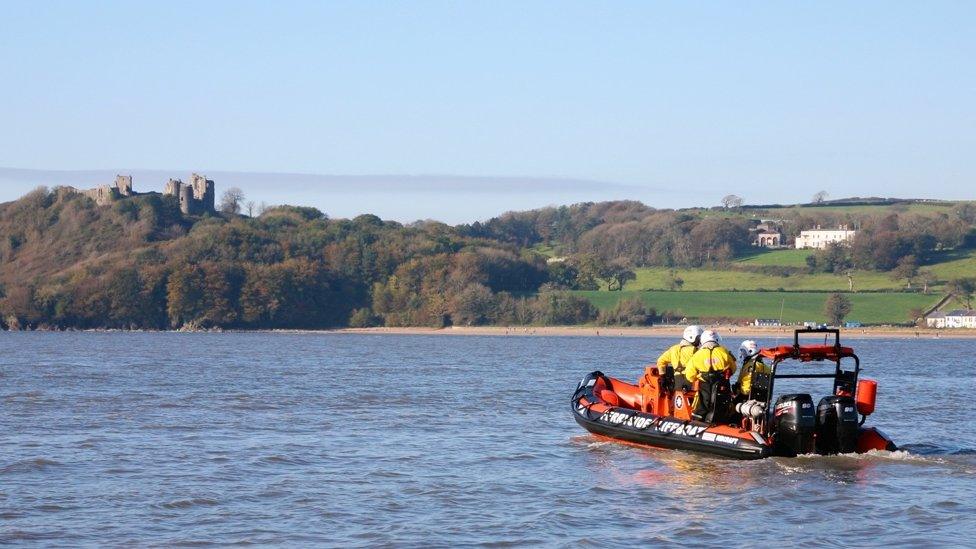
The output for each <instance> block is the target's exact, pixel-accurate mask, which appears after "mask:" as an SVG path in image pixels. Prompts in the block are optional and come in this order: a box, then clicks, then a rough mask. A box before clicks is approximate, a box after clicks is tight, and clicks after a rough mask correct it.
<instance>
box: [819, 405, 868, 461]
mask: <svg viewBox="0 0 976 549" xmlns="http://www.w3.org/2000/svg"><path fill="white" fill-rule="evenodd" d="M857 423H858V421H857V407H856V406H855V404H854V398H853V397H849V396H828V397H824V398H822V399H821V400H820V404H817V453H818V454H848V453H851V452H854V451H855V450H856V449H857V427H858V425H857Z"/></svg>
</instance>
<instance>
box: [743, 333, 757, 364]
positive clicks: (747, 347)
mask: <svg viewBox="0 0 976 549" xmlns="http://www.w3.org/2000/svg"><path fill="white" fill-rule="evenodd" d="M758 354H759V345H756V342H755V341H753V340H751V339H747V340H745V341H743V342H742V345H739V358H740V359H742V361H743V362H745V361H747V360H749V359H750V358H752V357H754V356H756V355H758Z"/></svg>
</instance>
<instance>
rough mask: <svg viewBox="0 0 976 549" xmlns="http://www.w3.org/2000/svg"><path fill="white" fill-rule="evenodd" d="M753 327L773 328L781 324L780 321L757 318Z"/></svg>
mask: <svg viewBox="0 0 976 549" xmlns="http://www.w3.org/2000/svg"><path fill="white" fill-rule="evenodd" d="M753 325H754V326H759V327H775V326H780V325H781V324H780V321H778V320H776V319H775V318H757V319H756V321H755V322H753Z"/></svg>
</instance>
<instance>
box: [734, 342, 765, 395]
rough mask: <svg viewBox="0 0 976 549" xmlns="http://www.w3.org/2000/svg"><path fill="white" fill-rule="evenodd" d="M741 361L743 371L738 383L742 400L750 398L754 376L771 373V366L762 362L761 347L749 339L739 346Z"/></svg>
mask: <svg viewBox="0 0 976 549" xmlns="http://www.w3.org/2000/svg"><path fill="white" fill-rule="evenodd" d="M739 360H741V361H742V370H740V371H739V380H738V381H736V386H737V388H738V390H737V391H736V392H737V393H738V394H739V396H740V398H748V397H749V391H750V390H751V389H752V375H753V374H756V373H765V374H768V373H769V372H770V368H769V366H767V365H766V363H765V362H763V361H762V356H760V355H759V345H757V344H756V342H755V341H753V340H751V339H747V340H745V341H743V342H742V344H741V345H739Z"/></svg>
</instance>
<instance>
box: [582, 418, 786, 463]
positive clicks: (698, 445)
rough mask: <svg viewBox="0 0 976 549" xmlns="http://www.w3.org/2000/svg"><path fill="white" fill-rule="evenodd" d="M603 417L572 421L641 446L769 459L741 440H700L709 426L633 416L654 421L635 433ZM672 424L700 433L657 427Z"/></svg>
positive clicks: (762, 448) (767, 453) (768, 452)
mask: <svg viewBox="0 0 976 549" xmlns="http://www.w3.org/2000/svg"><path fill="white" fill-rule="evenodd" d="M614 411H616V412H617V413H634V412H633V411H631V410H624V409H620V410H616V409H615V410H614ZM605 414H606V413H605ZM605 414H604V415H605ZM604 415H601V416H600V417H598V418H596V419H588V418H586V417H584V416H583V415H582V414H580V413H579V412H575V413H574V414H573V417H574V418H575V419H576V423H579V424H580V425H581V426H582V427H583V428H584V429H586V430H587V431H589V432H591V433H593V434H595V435H602V436H606V437H611V438H615V439H618V440H624V441H627V442H632V443H636V444H642V445H644V446H654V447H657V448H666V449H672V450H687V451H691V452H701V453H706V454H712V455H715V456H720V457H726V458H733V459H763V458H767V457H769V456H770V455H772V454H771V448H770V447H769V446H764V445H760V444H758V443H755V442H753V443H752V444H750V443H748V442H747V441H745V440H744V439H738V440H737V441H736V442H735V443H731V444H730V443H724V442H713V441H708V440H704V439H703V438H702V437H708V435H709V434H710V433H708V432H707V429H708V427H709V426H708V425H707V424H705V423H699V422H695V421H681V420H677V419H671V418H662V417H656V416H652V415H649V414H642V413H640V412H636V415H639V416H644V417H646V418H648V419H650V420H651V421H656V423H655V424H651V425H649V426H648V427H647V428H645V429H636V428H633V427H628V426H622V425H613V424H610V423H609V422H607V421H606V420H603V419H602V418H603V417H604ZM673 424H678V425H680V427H678V428H677V430H683V431H685V432H687V433H695V432H697V431H700V432H698V433H697V434H695V435H691V436H689V435H687V434H679V433H677V432H662V431H661V430H659V427H661V426H663V427H666V428H667V427H670V426H671V425H673Z"/></svg>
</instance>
